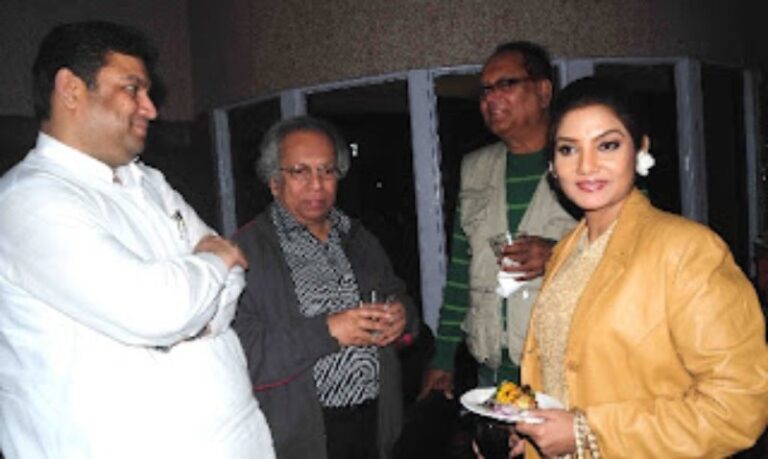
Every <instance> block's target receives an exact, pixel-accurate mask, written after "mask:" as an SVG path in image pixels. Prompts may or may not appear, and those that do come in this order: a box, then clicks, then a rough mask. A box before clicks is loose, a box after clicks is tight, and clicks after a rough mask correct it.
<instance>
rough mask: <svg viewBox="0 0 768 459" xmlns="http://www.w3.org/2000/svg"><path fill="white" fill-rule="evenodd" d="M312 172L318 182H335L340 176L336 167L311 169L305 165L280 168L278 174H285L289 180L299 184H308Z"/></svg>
mask: <svg viewBox="0 0 768 459" xmlns="http://www.w3.org/2000/svg"><path fill="white" fill-rule="evenodd" d="M313 170H314V171H315V174H317V178H318V179H320V180H336V179H338V178H339V175H340V172H339V170H338V169H337V168H336V166H318V167H315V168H314V169H313V168H312V167H310V166H307V165H306V164H296V165H294V166H289V167H281V168H280V172H285V173H286V174H288V177H290V178H291V180H296V181H297V182H300V183H309V181H310V180H312V171H313Z"/></svg>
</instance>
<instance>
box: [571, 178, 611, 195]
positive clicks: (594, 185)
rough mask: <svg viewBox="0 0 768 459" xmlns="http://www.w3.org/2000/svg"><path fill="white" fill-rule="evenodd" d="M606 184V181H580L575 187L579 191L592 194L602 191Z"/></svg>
mask: <svg viewBox="0 0 768 459" xmlns="http://www.w3.org/2000/svg"><path fill="white" fill-rule="evenodd" d="M607 184H608V181H607V180H580V181H578V182H576V187H578V188H579V189H580V190H581V191H586V192H588V193H592V192H595V191H600V190H602V189H603V188H605V186H606V185H607Z"/></svg>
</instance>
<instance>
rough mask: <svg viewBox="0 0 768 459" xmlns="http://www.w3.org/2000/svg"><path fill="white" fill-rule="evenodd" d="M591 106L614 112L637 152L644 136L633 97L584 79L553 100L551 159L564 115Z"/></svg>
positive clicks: (612, 85) (620, 89) (605, 83)
mask: <svg viewBox="0 0 768 459" xmlns="http://www.w3.org/2000/svg"><path fill="white" fill-rule="evenodd" d="M592 105H604V106H606V107H608V108H610V109H611V111H613V112H614V113H615V114H616V116H617V117H618V118H619V120H621V123H622V124H623V125H624V128H626V130H627V132H629V135H630V137H632V141H633V142H634V144H635V148H640V145H641V144H642V140H643V135H645V134H646V133H647V130H646V129H645V126H644V122H643V120H642V117H641V116H640V114H639V113H638V110H637V109H636V107H635V106H634V105H633V101H632V97H631V95H630V93H629V91H627V90H626V89H625V88H624V87H623V86H621V85H620V84H619V83H618V82H616V81H613V80H607V79H602V78H595V77H587V78H582V79H579V80H576V81H574V82H572V83H570V84H569V85H568V86H566V87H565V88H564V89H563V90H562V91H560V93H559V94H558V95H557V97H556V98H555V100H554V102H553V103H552V107H551V108H550V112H549V139H548V140H549V148H548V149H547V154H548V155H549V159H550V160H551V159H552V158H553V155H554V145H555V135H556V133H557V130H558V128H559V127H560V123H561V122H562V121H563V118H564V117H565V115H566V114H567V113H569V112H571V111H573V110H576V109H579V108H584V107H589V106H592Z"/></svg>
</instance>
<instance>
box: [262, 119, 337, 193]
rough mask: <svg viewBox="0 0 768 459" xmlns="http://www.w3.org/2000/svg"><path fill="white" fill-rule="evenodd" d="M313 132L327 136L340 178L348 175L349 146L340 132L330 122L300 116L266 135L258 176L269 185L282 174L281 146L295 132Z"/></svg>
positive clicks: (278, 124)
mask: <svg viewBox="0 0 768 459" xmlns="http://www.w3.org/2000/svg"><path fill="white" fill-rule="evenodd" d="M297 131H311V132H317V133H320V134H323V135H325V136H326V137H328V139H329V140H330V141H331V143H332V144H333V149H334V152H335V156H336V157H335V159H336V168H337V169H338V170H339V178H343V177H344V176H345V175H347V171H349V166H350V157H349V146H348V145H347V143H346V141H345V140H344V138H343V137H342V136H341V134H340V133H339V131H338V130H337V129H336V128H335V127H334V126H333V125H332V124H331V123H329V122H327V121H324V120H321V119H319V118H314V117H311V116H299V117H296V118H289V119H287V120H282V121H278V122H277V123H275V124H274V125H272V127H271V128H269V130H268V131H267V133H266V134H264V138H263V139H262V140H261V145H260V146H259V150H260V151H261V156H260V157H259V160H258V162H257V163H256V174H257V176H258V177H259V179H260V180H261V181H262V182H264V183H265V184H267V185H269V181H270V180H271V179H272V178H275V177H276V176H277V175H278V174H279V173H280V155H281V153H282V152H281V151H280V145H281V144H282V143H283V140H284V139H285V138H286V137H287V136H288V134H291V133H293V132H297Z"/></svg>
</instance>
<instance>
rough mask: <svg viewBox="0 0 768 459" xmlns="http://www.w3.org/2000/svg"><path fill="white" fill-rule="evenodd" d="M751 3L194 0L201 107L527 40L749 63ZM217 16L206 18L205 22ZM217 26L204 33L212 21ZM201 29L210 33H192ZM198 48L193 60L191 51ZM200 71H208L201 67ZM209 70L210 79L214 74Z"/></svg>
mask: <svg viewBox="0 0 768 459" xmlns="http://www.w3.org/2000/svg"><path fill="white" fill-rule="evenodd" d="M748 2H749V0H259V1H256V0H254V1H247V0H227V1H225V2H224V4H226V5H227V9H228V11H226V12H216V11H210V10H211V7H210V2H208V1H206V0H190V12H191V17H192V27H191V30H192V31H193V35H194V36H195V37H196V39H197V38H199V37H202V36H206V35H207V36H208V37H210V39H211V42H212V43H216V42H218V46H216V45H210V46H208V49H207V50H204V51H203V50H202V48H198V47H194V48H193V49H194V50H195V57H196V59H197V62H196V66H195V68H196V69H205V68H206V67H208V68H207V70H202V71H201V72H199V73H196V75H195V76H196V78H195V94H196V96H197V97H196V102H197V106H196V107H197V109H206V108H208V107H210V106H212V105H215V104H217V103H222V102H228V101H233V100H237V99H240V98H243V97H248V96H253V95H259V94H264V93H268V92H272V91H275V90H280V89H285V88H290V87H296V86H302V85H309V84H314V83H319V82H327V81H334V80H340V79H346V78H351V77H358V76H366V75H376V74H381V73H386V72H392V71H399V70H406V69H413V68H426V67H435V66H451V65H460V64H473V63H480V62H481V61H482V60H483V59H484V57H485V56H486V55H487V54H488V53H489V52H490V51H491V50H492V48H493V47H494V46H495V45H496V44H498V43H499V42H502V41H508V40H513V39H528V40H533V41H537V42H540V43H542V44H545V45H546V46H548V47H549V48H550V49H551V51H552V53H553V55H555V56H559V57H585V56H691V57H702V58H709V59H713V60H718V61H723V62H730V63H742V62H744V61H746V60H749V56H746V55H745V54H746V52H747V50H748V48H747V45H746V43H745V39H744V35H745V32H744V30H745V28H744V23H745V21H744V20H745V17H744V16H745V11H746V10H747V9H748V8H747V6H746V5H747V4H748ZM211 19H213V20H211ZM216 21H219V26H217V27H214V28H213V29H211V26H210V24H211V22H216ZM203 26H205V27H208V29H207V30H206V31H207V32H211V34H206V33H200V32H201V31H202V29H203V28H204V27H203ZM198 50H199V51H203V52H200V53H197V51H198ZM205 62H215V65H210V66H207V65H206V64H205ZM214 69H215V72H214Z"/></svg>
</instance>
